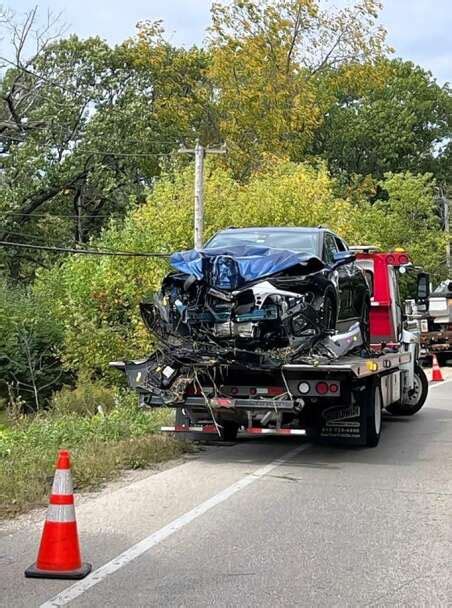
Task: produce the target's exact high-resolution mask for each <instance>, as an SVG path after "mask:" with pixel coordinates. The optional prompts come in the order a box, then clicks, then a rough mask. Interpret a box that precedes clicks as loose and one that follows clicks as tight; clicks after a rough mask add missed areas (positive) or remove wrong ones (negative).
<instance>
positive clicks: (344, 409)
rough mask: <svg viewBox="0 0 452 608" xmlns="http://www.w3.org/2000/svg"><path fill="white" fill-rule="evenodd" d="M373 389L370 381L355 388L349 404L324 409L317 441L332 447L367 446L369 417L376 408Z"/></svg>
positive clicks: (321, 413) (321, 414) (372, 383)
mask: <svg viewBox="0 0 452 608" xmlns="http://www.w3.org/2000/svg"><path fill="white" fill-rule="evenodd" d="M373 387H374V382H373V381H372V380H369V381H367V382H365V383H362V384H360V385H358V386H356V387H355V388H354V390H353V391H352V394H351V398H350V402H349V403H348V404H345V405H344V404H342V405H340V404H337V405H331V404H329V405H327V406H325V407H323V408H322V409H321V411H320V416H319V419H320V421H319V427H318V433H317V436H316V440H317V441H318V442H319V443H328V444H330V445H341V446H353V445H356V446H364V445H366V444H367V421H368V416H369V415H370V413H371V412H372V413H373V408H374V404H373V399H374V390H373Z"/></svg>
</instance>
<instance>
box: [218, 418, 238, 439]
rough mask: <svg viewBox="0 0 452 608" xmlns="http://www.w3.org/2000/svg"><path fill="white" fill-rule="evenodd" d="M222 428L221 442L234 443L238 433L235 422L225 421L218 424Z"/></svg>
mask: <svg viewBox="0 0 452 608" xmlns="http://www.w3.org/2000/svg"><path fill="white" fill-rule="evenodd" d="M220 424H221V425H222V427H223V429H222V431H221V438H222V440H223V441H235V440H236V439H237V433H238V432H239V425H238V424H237V423H236V422H231V421H230V420H226V421H224V422H221V423H220Z"/></svg>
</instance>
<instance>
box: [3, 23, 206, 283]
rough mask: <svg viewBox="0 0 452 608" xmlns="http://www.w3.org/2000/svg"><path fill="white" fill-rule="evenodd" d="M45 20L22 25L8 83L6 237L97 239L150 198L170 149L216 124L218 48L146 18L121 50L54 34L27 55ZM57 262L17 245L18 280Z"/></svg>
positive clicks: (10, 260) (10, 262) (14, 269)
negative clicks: (211, 116) (213, 65)
mask: <svg viewBox="0 0 452 608" xmlns="http://www.w3.org/2000/svg"><path fill="white" fill-rule="evenodd" d="M35 20H36V13H35V12H32V13H31V14H30V15H29V17H28V21H26V22H25V24H24V25H23V26H22V27H21V28H17V27H14V28H13V48H15V49H16V50H17V52H16V56H15V59H14V61H13V62H12V63H13V65H10V68H9V69H8V70H7V71H6V73H5V75H4V77H3V80H2V82H1V84H0V146H1V147H2V154H1V155H0V168H1V175H0V185H1V188H0V214H1V218H2V219H1V224H0V236H1V238H2V239H3V240H5V239H6V240H9V241H18V240H19V241H26V242H27V241H29V242H33V243H35V244H74V243H77V244H80V243H85V242H87V241H88V240H89V239H90V237H92V236H93V235H96V234H98V233H99V232H100V229H101V228H102V227H103V226H104V225H105V224H106V223H107V222H108V219H109V218H110V217H111V216H112V215H115V216H120V217H121V216H123V215H124V213H125V210H126V209H127V208H128V205H129V203H130V200H135V201H138V202H140V201H143V200H144V192H145V189H146V188H149V187H151V186H152V184H153V181H154V179H155V177H156V176H158V175H159V173H160V171H161V167H162V163H163V164H164V163H165V162H166V161H165V159H166V156H167V155H168V154H169V153H171V152H172V151H173V150H174V149H175V148H176V147H177V146H178V145H179V143H180V142H181V141H182V140H184V139H185V138H187V137H192V133H194V132H197V131H199V130H200V129H201V128H202V125H203V124H204V123H207V119H206V117H205V112H204V111H203V106H204V100H205V96H204V93H203V87H204V84H205V81H206V79H205V76H204V71H205V68H206V63H207V54H206V53H205V52H204V51H202V50H198V49H196V48H193V49H189V50H185V49H177V48H174V47H173V46H171V45H170V44H168V43H167V42H165V40H164V39H163V37H162V31H161V28H160V27H159V25H158V24H142V27H141V29H140V31H139V35H138V36H137V37H136V38H134V39H132V40H130V41H127V42H125V43H123V44H121V45H119V46H117V47H114V48H111V47H109V46H108V45H107V44H106V43H105V42H104V41H102V40H100V39H99V38H89V39H87V40H80V39H79V38H77V37H76V36H71V37H69V38H66V39H58V40H57V41H50V42H49V41H48V39H45V38H44V39H42V42H41V44H40V45H39V47H38V50H37V52H36V53H35V54H34V55H33V56H31V57H27V56H24V54H25V50H24V49H26V48H27V46H28V45H29V42H28V37H29V36H31V33H32V31H33V30H32V29H31V28H32V26H33V25H34V22H35ZM10 63H11V62H10ZM206 130H208V129H207V127H206ZM53 260H54V258H53V257H51V255H50V254H39V255H38V254H33V256H30V254H29V253H27V254H25V253H24V252H23V251H22V250H17V251H16V250H14V249H12V248H11V249H8V250H7V252H6V255H4V256H3V261H4V264H6V265H7V268H8V271H9V273H10V275H11V276H12V277H14V278H15V279H16V280H20V279H27V278H30V277H32V276H33V272H34V269H35V267H36V265H37V264H44V265H48V264H50V263H52V262H53ZM26 261H29V262H31V265H30V264H28V263H27V264H25V263H24V262H26Z"/></svg>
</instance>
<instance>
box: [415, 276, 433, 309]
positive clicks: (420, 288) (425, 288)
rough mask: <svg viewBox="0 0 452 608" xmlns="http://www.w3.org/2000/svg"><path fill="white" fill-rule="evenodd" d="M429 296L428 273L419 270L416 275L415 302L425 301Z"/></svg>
mask: <svg viewBox="0 0 452 608" xmlns="http://www.w3.org/2000/svg"><path fill="white" fill-rule="evenodd" d="M429 296H430V275H429V274H428V273H427V272H420V273H419V274H418V276H417V286H416V302H426V301H427V300H428V297H429Z"/></svg>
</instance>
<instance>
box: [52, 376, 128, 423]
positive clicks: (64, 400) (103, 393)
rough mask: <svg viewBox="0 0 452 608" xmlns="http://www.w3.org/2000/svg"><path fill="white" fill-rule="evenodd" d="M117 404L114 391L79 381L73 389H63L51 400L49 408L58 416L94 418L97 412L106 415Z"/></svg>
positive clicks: (96, 384) (99, 385) (97, 384)
mask: <svg viewBox="0 0 452 608" xmlns="http://www.w3.org/2000/svg"><path fill="white" fill-rule="evenodd" d="M116 404H117V393H116V391H115V390H114V389H111V388H107V387H105V386H102V385H101V384H99V383H94V382H89V381H86V382H84V381H83V379H79V383H78V386H77V387H76V388H75V389H72V388H70V387H66V386H65V387H63V388H62V389H61V391H59V392H57V393H55V394H54V395H53V397H52V400H51V408H52V409H53V410H54V411H55V412H57V413H58V414H82V415H85V416H94V415H95V414H97V413H98V412H103V413H108V412H110V411H111V410H112V409H113V408H114V407H115V405H116Z"/></svg>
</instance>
